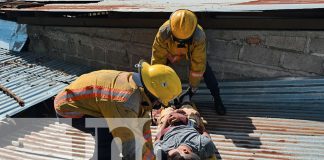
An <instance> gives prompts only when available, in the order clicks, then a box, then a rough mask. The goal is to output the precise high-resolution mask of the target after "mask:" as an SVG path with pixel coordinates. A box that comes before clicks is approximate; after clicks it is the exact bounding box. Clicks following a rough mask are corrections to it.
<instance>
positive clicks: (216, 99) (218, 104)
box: [214, 95, 226, 115]
mask: <svg viewBox="0 0 324 160" xmlns="http://www.w3.org/2000/svg"><path fill="white" fill-rule="evenodd" d="M214 105H215V108H216V112H217V114H219V115H225V114H226V108H225V106H224V104H223V102H222V99H221V97H220V96H219V95H217V96H214Z"/></svg>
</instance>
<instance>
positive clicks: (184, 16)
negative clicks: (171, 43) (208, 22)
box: [170, 9, 198, 40]
mask: <svg viewBox="0 0 324 160" xmlns="http://www.w3.org/2000/svg"><path fill="white" fill-rule="evenodd" d="M197 23H198V22H197V17H196V15H195V14H194V13H193V12H192V11H190V10H186V9H180V10H176V11H175V12H173V13H172V14H171V16H170V27H171V32H172V35H174V36H175V37H176V38H178V39H183V40H184V39H188V38H190V37H191V36H192V34H193V33H194V32H195V30H196V27H197Z"/></svg>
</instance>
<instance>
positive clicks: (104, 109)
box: [54, 61, 182, 160]
mask: <svg viewBox="0 0 324 160" xmlns="http://www.w3.org/2000/svg"><path fill="white" fill-rule="evenodd" d="M137 66H138V68H139V73H136V72H123V71H115V70H99V71H94V72H91V73H88V74H84V75H82V76H80V77H79V78H78V79H77V80H75V81H74V82H72V83H71V84H70V85H69V86H67V87H66V88H65V89H64V90H63V91H62V92H60V93H59V94H58V95H57V96H56V98H55V100H54V107H55V110H56V113H57V115H58V116H59V117H64V118H72V119H80V118H84V117H104V118H137V117H139V118H140V117H149V114H148V112H149V111H151V109H152V106H153V105H154V104H156V103H162V104H163V105H167V104H168V102H169V101H170V100H173V99H174V98H176V97H177V96H178V95H179V94H180V93H181V92H182V88H181V82H180V79H179V77H178V75H177V74H176V73H175V71H174V70H173V69H172V68H170V67H168V66H165V65H160V64H158V65H150V64H148V63H146V62H144V61H140V63H139V64H138V65H137ZM107 121H108V120H107ZM72 123H73V121H72ZM107 123H108V125H109V122H107ZM107 134H108V133H107ZM143 135H144V138H145V140H146V141H147V142H146V143H145V145H144V147H143V154H142V157H143V159H145V160H146V159H154V155H153V150H152V141H151V132H150V123H148V124H146V125H144V129H143ZM112 136H113V137H119V138H121V140H122V141H123V143H124V142H125V141H128V140H129V137H128V136H129V135H127V134H124V131H123V130H119V131H118V130H117V131H116V132H114V131H112ZM99 141H100V140H99ZM108 146H110V144H109V145H108ZM127 152H128V151H125V153H126V154H127ZM130 152H131V151H130ZM100 154H101V153H100V151H99V157H100V156H101V155H100ZM104 154H106V153H104ZM123 156H125V155H124V151H123ZM125 158H126V159H127V155H126V157H125ZM132 158H134V157H132Z"/></svg>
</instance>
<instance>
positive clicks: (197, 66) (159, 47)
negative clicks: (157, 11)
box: [151, 20, 206, 88]
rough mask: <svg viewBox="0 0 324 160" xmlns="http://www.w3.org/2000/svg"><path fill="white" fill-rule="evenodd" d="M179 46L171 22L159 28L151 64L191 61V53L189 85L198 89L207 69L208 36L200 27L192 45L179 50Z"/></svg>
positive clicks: (195, 33) (196, 31)
mask: <svg viewBox="0 0 324 160" xmlns="http://www.w3.org/2000/svg"><path fill="white" fill-rule="evenodd" d="M177 45H178V42H175V41H174V40H173V38H172V34H171V30H170V22H169V20H168V21H166V22H165V23H164V24H163V25H162V26H161V27H160V28H159V31H158V33H157V34H156V36H155V39H154V43H153V46H152V58H151V64H167V60H169V61H170V62H171V63H176V62H179V61H180V60H181V59H183V58H186V59H187V60H189V57H188V55H187V53H188V51H189V54H190V60H189V61H190V68H189V69H190V73H189V84H190V86H192V87H194V88H196V87H198V85H199V83H200V80H201V79H202V77H203V74H204V72H205V68H206V35H205V32H204V30H203V29H202V27H201V26H200V25H198V27H197V29H196V30H195V32H194V34H193V39H192V43H191V44H189V45H188V44H186V46H185V48H178V47H177ZM188 47H189V49H188Z"/></svg>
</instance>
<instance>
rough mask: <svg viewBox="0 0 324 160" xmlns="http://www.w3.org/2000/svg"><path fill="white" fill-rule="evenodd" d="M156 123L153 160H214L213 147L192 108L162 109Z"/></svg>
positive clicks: (196, 113)
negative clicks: (155, 159) (155, 158)
mask: <svg viewBox="0 0 324 160" xmlns="http://www.w3.org/2000/svg"><path fill="white" fill-rule="evenodd" d="M157 123H158V134H157V136H156V140H155V142H154V153H155V155H156V157H157V160H168V159H175V160H177V159H190V160H196V159H197V160H198V159H214V160H215V159H216V156H215V152H216V147H215V145H214V143H213V141H212V140H211V137H210V136H209V134H208V133H207V131H206V129H205V127H204V125H203V120H202V118H201V117H200V115H199V113H198V112H197V111H196V110H195V109H193V107H192V106H190V105H185V106H183V107H181V109H173V108H166V109H163V110H162V111H161V114H160V115H159V117H158V119H157Z"/></svg>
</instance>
